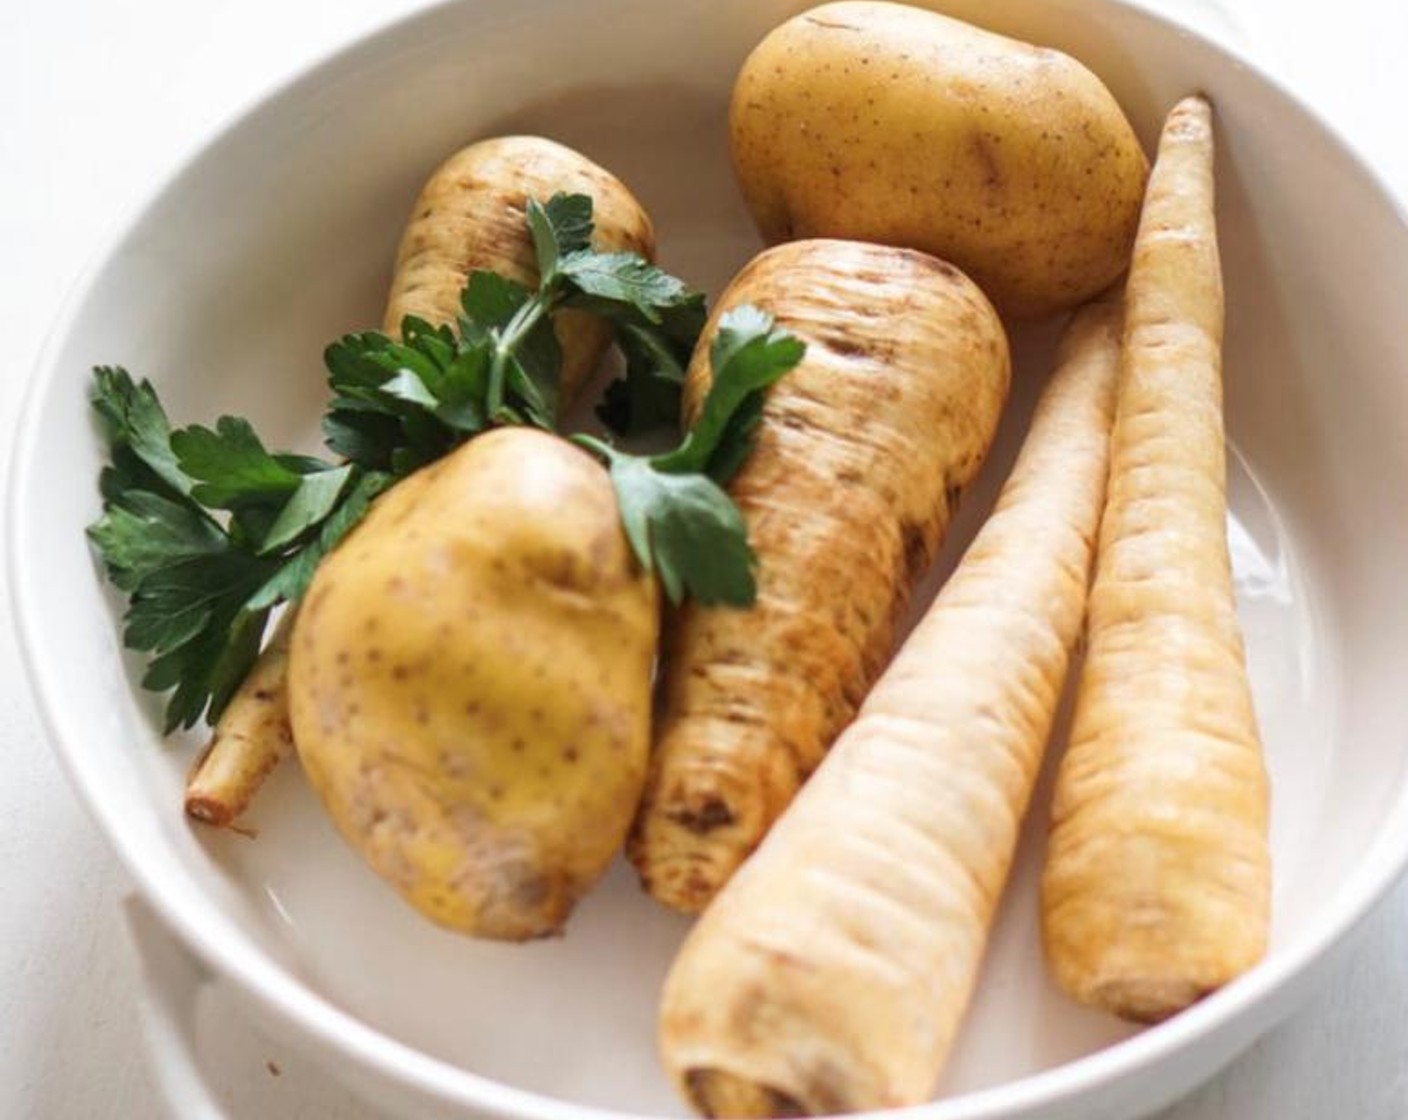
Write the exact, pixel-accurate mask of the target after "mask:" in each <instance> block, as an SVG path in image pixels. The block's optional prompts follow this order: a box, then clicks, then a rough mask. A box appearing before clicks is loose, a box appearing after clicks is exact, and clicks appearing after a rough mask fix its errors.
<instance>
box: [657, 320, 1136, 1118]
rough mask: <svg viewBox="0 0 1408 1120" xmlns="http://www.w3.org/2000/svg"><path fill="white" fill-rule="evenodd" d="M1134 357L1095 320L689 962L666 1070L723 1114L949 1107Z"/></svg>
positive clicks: (666, 1008) (674, 995) (678, 974)
mask: <svg viewBox="0 0 1408 1120" xmlns="http://www.w3.org/2000/svg"><path fill="white" fill-rule="evenodd" d="M1118 359H1119V308H1118V306H1117V305H1113V304H1096V305H1092V306H1090V307H1088V308H1086V309H1084V310H1083V311H1081V312H1080V313H1079V314H1078V316H1077V318H1076V319H1075V321H1074V323H1073V325H1072V326H1071V327H1070V329H1069V331H1068V333H1067V335H1066V337H1065V339H1064V341H1063V345H1062V353H1061V356H1060V360H1059V363H1060V364H1059V368H1058V370H1057V372H1056V374H1055V375H1054V377H1053V379H1052V381H1051V383H1050V385H1049V386H1048V388H1047V390H1046V392H1045V394H1044V396H1043V398H1042V400H1041V402H1040V404H1039V406H1038V409H1037V412H1036V416H1035V418H1034V420H1033V421H1032V426H1031V429H1030V432H1029V434H1028V437H1027V440H1026V442H1025V444H1024V445H1023V448H1022V452H1021V455H1020V457H1019V459H1018V461H1017V464H1016V466H1015V467H1014V468H1013V471H1012V474H1011V476H1010V477H1009V478H1008V481H1007V483H1006V486H1005V487H1004V489H1003V491H1002V495H1001V497H1000V498H999V501H998V505H997V508H996V510H995V511H994V512H993V514H992V516H991V517H990V518H989V519H988V521H987V523H986V524H985V525H984V526H983V528H982V530H981V532H980V533H979V535H978V537H977V539H976V540H975V541H974V542H973V544H972V545H971V546H970V547H969V549H968V551H967V553H966V554H965V555H964V557H963V560H962V562H961V563H960V565H959V567H958V569H957V570H956V571H955V572H954V574H953V576H952V577H951V578H950V579H949V581H948V583H947V584H946V585H945V586H944V588H943V590H942V592H941V593H940V595H939V598H938V599H937V600H936V601H935V603H934V605H933V606H932V607H931V608H930V610H929V611H928V613H927V614H926V616H925V617H924V619H923V620H922V621H921V622H920V624H919V626H918V628H917V629H916V630H915V631H914V633H913V634H912V635H911V636H910V638H909V640H908V641H907V642H906V643H905V645H904V647H903V648H902V649H901V650H900V652H899V653H898V655H897V656H896V657H895V660H894V663H893V664H892V665H891V666H890V667H889V668H888V669H887V670H886V671H885V674H884V675H883V676H882V677H881V678H880V681H879V683H878V684H876V686H875V689H874V691H872V692H871V694H870V696H869V697H868V698H867V699H866V701H865V704H864V706H863V707H862V708H861V710H860V714H859V716H858V717H857V718H856V721H855V723H853V724H852V725H851V726H850V727H849V728H847V729H846V731H845V732H844V733H843V734H842V736H841V737H840V739H838V740H837V742H836V745H835V747H834V748H833V749H832V751H831V754H830V755H829V756H828V757H827V758H826V760H825V761H824V762H823V763H822V764H821V767H820V768H819V769H818V771H817V772H816V774H815V775H813V776H812V778H811V781H810V782H809V783H808V784H807V786H806V788H805V789H803V790H802V792H801V794H800V795H799V796H798V798H797V800H796V802H794V804H793V805H792V807H791V808H789V809H788V810H787V811H786V812H785V813H784V814H783V816H782V819H781V820H780V821H778V823H777V825H776V827H775V828H774V829H773V831H772V833H771V834H770V835H769V836H768V838H767V839H766V840H765V841H764V842H763V845H762V847H761V848H760V849H759V850H758V852H757V854H756V855H754V856H753V857H752V859H750V860H749V861H748V862H747V863H746V864H744V866H743V868H742V869H741V870H740V871H739V872H738V874H737V875H736V876H735V877H734V878H733V880H732V881H731V882H730V883H729V884H728V885H727V886H726V887H724V889H723V890H722V891H721V892H720V894H719V896H718V897H717V898H716V899H715V900H714V902H713V904H712V905H711V906H710V907H709V909H708V910H706V911H705V913H704V916H703V918H701V919H700V921H699V924H698V925H697V926H696V927H695V929H694V931H693V932H692V933H691V935H690V937H689V939H688V940H687V941H686V943H685V946H684V948H683V949H682V950H681V952H680V955H679V957H678V959H677V960H676V962H675V964H674V967H673V969H672V970H671V972H670V975H669V977H668V979H667V981H666V985H665V994H664V1001H663V1008H662V1012H661V1040H662V1050H663V1054H664V1059H665V1064H666V1066H667V1067H668V1069H669V1072H670V1074H671V1076H672V1077H673V1078H674V1079H675V1081H676V1082H677V1083H678V1085H679V1086H680V1088H681V1089H682V1091H683V1092H684V1093H685V1095H686V1096H687V1097H688V1098H689V1100H690V1102H691V1104H693V1105H694V1107H695V1108H697V1109H698V1110H699V1111H701V1112H703V1113H704V1114H706V1115H710V1116H791V1115H798V1114H810V1115H815V1114H821V1113H828V1114H829V1113H837V1112H853V1111H858V1110H862V1109H878V1108H890V1107H897V1106H902V1105H911V1104H916V1103H919V1102H921V1101H923V1100H925V1099H927V1098H928V1097H929V1096H930V1095H931V1094H932V1093H933V1090H934V1088H935V1085H936V1083H937V1080H938V1077H939V1073H940V1071H941V1069H942V1066H943V1063H944V1060H945V1058H946V1056H947V1054H948V1051H949V1049H950V1045H951V1043H952V1041H953V1038H954V1034H955V1031H956V1029H957V1027H958V1024H959V1020H960V1018H961V1017H962V1015H963V1012H964V1009H965V1008H966V1006H967V1004H968V999H969V995H970V993H971V992H972V989H973V984H974V981H975V979H976V977H977V973H978V968H979V964H980V961H981V958H982V954H983V950H984V946H985V944H986V942H987V937H988V931H989V928H990V926H991V924H992V918H993V912H994V910H995V908H996V906H997V902H998V898H999V896H1000V894H1001V891H1002V887H1003V883H1004V882H1005V880H1006V878H1007V872H1008V869H1009V867H1010V865H1011V862H1012V856H1013V852H1014V851H1015V848H1016V844H1017V836H1018V831H1019V828H1020V825H1021V821H1022V816H1023V814H1024V812H1025V810H1026V806H1027V802H1028V801H1029V799H1030V796H1031V790H1032V785H1033V783H1034V782H1035V779H1036V774H1037V771H1038V769H1039V768H1040V764H1041V756H1042V753H1043V748H1044V747H1045V744H1046V740H1047V737H1048V734H1049V732H1050V729H1051V724H1052V720H1053V717H1054V714H1055V712H1056V708H1057V705H1058V702H1059V697H1060V695H1061V691H1062V685H1063V682H1064V680H1065V677H1066V670H1067V665H1068V663H1069V660H1070V656H1071V650H1072V648H1073V646H1074V645H1075V642H1076V639H1077V637H1078V635H1079V633H1080V626H1081V621H1082V617H1083V612H1084V607H1085V595H1086V585H1087V581H1088V579H1089V574H1090V564H1091V559H1092V553H1093V551H1094V541H1095V536H1096V530H1097V527H1098V524H1099V520H1100V508H1101V503H1102V500H1103V497H1104V489H1105V472H1106V453H1107V447H1108V440H1109V431H1110V424H1111V419H1112V414H1113V410H1114V387H1115V380H1116V375H1117V370H1118V364H1119V362H1118Z"/></svg>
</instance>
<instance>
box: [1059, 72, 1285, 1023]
mask: <svg viewBox="0 0 1408 1120" xmlns="http://www.w3.org/2000/svg"><path fill="white" fill-rule="evenodd" d="M1125 315H1126V318H1125V335H1124V358H1123V367H1122V373H1121V377H1120V398H1119V407H1118V415H1117V419H1116V423H1115V429H1114V435H1113V438H1112V442H1111V464H1110V493H1109V500H1108V505H1107V507H1106V510H1105V515H1104V521H1103V523H1102V527H1101V534H1100V554H1099V559H1098V562H1097V566H1096V576H1095V582H1094V586H1093V589H1092V591H1091V599H1090V618H1089V651H1088V653H1087V655H1086V662H1085V668H1084V671H1083V672H1082V674H1081V678H1080V686H1079V691H1078V694H1077V703H1076V711H1075V716H1074V724H1073V727H1072V733H1071V744H1070V749H1069V752H1068V753H1067V755H1066V756H1065V759H1064V760H1063V762H1062V765H1061V769H1060V773H1059V777H1058V781H1057V785H1056V793H1055V805H1054V812H1053V821H1052V831H1051V839H1050V850H1049V853H1048V856H1047V864H1046V869H1045V875H1044V879H1043V883H1042V921H1043V930H1044V940H1045V944H1046V952H1047V955H1048V957H1049V959H1050V962H1051V966H1052V968H1053V970H1054V972H1055V975H1056V978H1057V980H1058V981H1059V982H1060V984H1061V986H1062V987H1063V988H1065V989H1066V990H1067V991H1068V992H1070V993H1071V994H1072V995H1073V996H1075V997H1076V998H1077V999H1079V1000H1081V1001H1082V1002H1085V1003H1089V1004H1092V1005H1095V1006H1099V1007H1104V1008H1107V1009H1109V1010H1110V1011H1113V1012H1115V1013H1116V1014H1118V1015H1121V1016H1124V1017H1126V1018H1129V1019H1135V1020H1140V1021H1156V1020H1159V1019H1162V1018H1165V1017H1167V1016H1168V1015H1171V1014H1173V1013H1175V1012H1177V1011H1179V1010H1181V1009H1182V1008H1184V1007H1186V1006H1188V1005H1189V1004H1190V1003H1192V1002H1194V1001H1195V1000H1197V999H1198V998H1200V997H1201V996H1203V995H1204V994H1206V993H1207V992H1210V991H1212V990H1213V989H1215V988H1217V987H1219V986H1220V985H1222V984H1225V983H1227V982H1228V981H1229V980H1231V979H1232V978H1233V977H1235V976H1237V975H1238V974H1239V973H1241V972H1243V971H1245V970H1246V969H1248V968H1250V967H1251V966H1252V965H1253V964H1254V963H1255V962H1256V961H1257V960H1258V959H1259V958H1260V957H1261V955H1262V953H1263V951H1264V949H1265V945H1266V938H1267V927H1268V924H1269V910H1270V893H1271V891H1270V887H1271V870H1270V856H1269V853H1268V847H1267V782H1266V773H1265V769H1264V767H1263V763H1262V756H1261V747H1260V743H1259V741H1258V736H1257V727H1256V719H1255V716H1254V713H1253V710H1252V699H1251V692H1250V689H1249V687H1248V683H1247V674H1246V666H1245V662H1244V655H1243V651H1242V638H1241V633H1240V630H1239V628H1238V624H1237V614H1236V606H1235V602H1234V599H1233V590H1232V578H1231V569H1230V564H1229V561H1228V550H1227V529H1226V514H1227V505H1226V493H1225V486H1226V481H1225V477H1226V466H1225V452H1224V447H1223V428H1222V387H1221V347H1222V324H1223V305H1222V280H1221V273H1220V267H1219V263H1218V252H1217V235H1216V229H1215V222H1214V214H1213V133H1212V112H1211V109H1210V107H1209V105H1208V103H1207V102H1206V101H1205V100H1203V99H1202V98H1200V97H1193V98H1189V99H1187V100H1185V101H1183V102H1180V103H1179V105H1178V106H1177V107H1175V108H1174V110H1173V112H1172V113H1171V114H1170V115H1169V117H1168V120H1167V122H1166V124H1165V126H1164V131H1163V137H1162V139H1161V140H1160V144H1159V152H1158V159H1157V162H1156V164H1155V167H1154V170H1153V173H1152V177H1151V178H1150V180H1149V191H1148V196H1147V198H1146V200H1145V203H1144V212H1143V217H1142V219H1141V221H1140V227H1139V234H1138V237H1137V239H1136V241H1135V248H1134V259H1133V263H1132V266H1131V270H1130V275H1129V282H1128V289H1127V293H1126V309H1125Z"/></svg>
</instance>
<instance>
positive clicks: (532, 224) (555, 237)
mask: <svg viewBox="0 0 1408 1120" xmlns="http://www.w3.org/2000/svg"><path fill="white" fill-rule="evenodd" d="M525 212H526V215H527V218H528V230H529V232H530V233H531V234H532V237H533V252H534V255H535V256H536V257H537V260H538V273H539V275H540V276H541V277H542V283H543V285H544V286H546V285H548V284H550V283H551V282H552V280H553V278H554V277H555V276H556V274H557V267H558V262H559V261H560V260H561V259H562V258H563V257H564V256H567V255H568V254H570V253H577V252H588V251H589V249H588V246H589V245H590V244H591V236H592V199H591V196H590V195H585V194H563V193H561V192H559V193H557V194H555V195H553V196H552V197H551V198H550V199H548V201H547V204H546V205H544V206H540V205H538V203H537V202H536V201H535V200H534V199H531V198H530V199H529V200H528V205H527V207H526V208H525Z"/></svg>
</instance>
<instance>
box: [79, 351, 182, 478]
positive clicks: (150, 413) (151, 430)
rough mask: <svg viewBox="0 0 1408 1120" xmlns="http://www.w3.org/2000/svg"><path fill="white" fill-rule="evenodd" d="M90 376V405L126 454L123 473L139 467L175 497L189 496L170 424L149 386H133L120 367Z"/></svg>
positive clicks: (112, 440) (114, 444)
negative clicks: (172, 448) (180, 495)
mask: <svg viewBox="0 0 1408 1120" xmlns="http://www.w3.org/2000/svg"><path fill="white" fill-rule="evenodd" d="M93 373H94V381H93V394H92V398H91V400H92V404H93V407H94V409H96V410H97V413H98V415H99V416H101V417H102V419H103V420H104V422H105V424H106V427H107V431H108V441H109V443H110V444H111V445H112V447H113V448H114V450H117V449H119V448H121V449H124V450H126V451H127V452H129V456H128V460H127V463H126V470H125V473H126V474H127V475H128V476H129V478H130V477H132V476H134V475H135V474H136V473H137V470H138V467H137V465H138V464H141V466H142V467H145V468H146V470H148V471H150V472H151V473H152V475H154V476H155V479H156V480H159V482H160V483H162V484H165V485H166V486H169V487H170V488H171V489H172V490H174V491H175V492H176V493H177V494H189V493H190V490H191V486H192V482H191V480H190V478H188V477H187V476H186V475H185V474H184V473H183V472H182V470H181V468H180V467H179V466H177V464H176V456H175V453H174V452H173V451H172V450H171V439H170V437H171V425H170V423H168V421H167V419H166V412H165V410H164V409H163V408H162V407H161V401H159V400H158V399H157V395H156V390H155V389H153V388H152V386H151V383H150V382H148V381H146V380H143V381H141V382H139V383H135V384H134V383H133V381H132V377H131V375H130V374H129V373H128V372H127V371H126V370H125V369H123V368H122V367H121V366H99V367H97V369H95V370H94V371H93Z"/></svg>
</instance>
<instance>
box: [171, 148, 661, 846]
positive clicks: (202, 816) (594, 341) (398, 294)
mask: <svg viewBox="0 0 1408 1120" xmlns="http://www.w3.org/2000/svg"><path fill="white" fill-rule="evenodd" d="M559 191H562V192H565V193H568V194H571V193H580V194H586V195H589V196H590V197H591V199H592V206H593V216H594V220H595V230H594V237H593V242H594V244H595V245H596V246H597V247H598V248H600V249H602V250H604V251H619V252H627V251H629V252H635V253H639V254H640V255H642V256H644V257H646V258H647V259H651V258H653V256H654V253H655V232H654V228H653V227H652V225H651V223H650V217H649V216H648V215H647V214H646V212H645V210H644V209H643V208H642V207H641V205H640V203H639V202H638V201H636V199H635V197H634V196H633V195H632V194H631V192H630V191H629V190H628V189H627V188H626V187H625V186H624V184H622V183H621V182H620V180H618V179H617V178H616V177H615V176H614V175H611V174H610V173H609V172H607V171H606V170H604V169H603V168H601V167H599V166H597V165H596V164H595V163H593V162H592V161H591V160H589V159H587V158H586V157H585V156H582V155H580V154H579V153H577V152H574V151H573V150H572V149H570V148H567V147H564V146H563V145H561V144H558V143H555V142H554V141H552V140H545V139H543V138H542V137H538V136H505V137H498V138H495V139H490V140H482V141H480V142H479V143H477V144H471V145H470V146H469V147H467V148H465V149H463V150H462V151H459V152H457V153H455V154H454V155H453V156H451V157H450V158H449V159H448V160H446V161H445V162H444V163H443V164H442V165H441V166H440V167H439V168H438V169H437V170H436V171H435V173H434V174H433V175H432V176H431V177H430V179H429V181H427V183H426V184H425V187H424V188H423V189H422V190H421V193H420V196H419V198H417V200H416V204H415V207H414V208H413V210H412V213H411V218H410V220H409V222H408V223H407V226H406V230H405V233H404V235H403V236H402V239H401V246H400V250H399V253H398V255H397V261H396V270H395V275H394V276H393V278H392V281H391V292H390V296H389V298H388V301H387V306H386V323H385V329H386V332H387V333H388V334H390V335H392V336H393V337H394V336H396V335H398V334H399V332H400V328H401V322H402V320H403V319H404V318H405V316H407V315H415V316H417V317H419V318H421V319H424V320H426V321H427V322H429V323H432V324H440V323H453V322H454V321H455V319H456V317H457V316H458V314H459V311H460V291H461V289H462V288H463V287H464V283H465V279H466V278H467V277H468V275H469V273H470V272H472V271H475V270H480V269H482V270H487V271H492V272H498V273H499V274H500V275H502V276H505V277H507V278H508V279H511V280H515V281H517V282H519V283H522V284H525V285H528V286H530V287H531V286H532V285H534V284H536V282H537V267H536V263H535V259H534V251H533V240H532V237H531V236H530V234H529V231H528V226H527V224H526V222H525V220H524V209H525V206H526V204H527V200H528V199H529V198H535V199H538V200H539V201H546V200H547V199H548V198H550V197H551V196H552V195H553V194H555V193H557V192H559ZM553 328H554V330H555V332H556V334H557V338H558V342H559V343H560V344H561V346H562V379H561V384H560V385H559V387H558V390H559V401H560V402H561V404H562V405H563V406H566V405H567V404H569V403H570V402H571V399H572V397H573V396H574V395H575V394H576V393H577V391H578V390H579V389H581V387H582V384H583V382H584V381H585V380H586V378H587V377H588V375H589V374H590V372H591V370H592V369H593V368H594V367H595V365H596V363H597V362H598V360H599V359H600V358H601V355H602V352H603V351H604V350H605V348H606V346H607V344H608V342H609V341H610V333H609V329H608V327H607V325H606V324H605V323H604V322H602V321H601V320H600V319H598V318H597V317H596V316H594V315H590V314H587V313H585V312H582V311H563V312H560V313H559V314H558V315H557V316H555V317H554V320H553ZM286 662H287V641H286V636H285V639H284V640H283V641H273V640H271V642H270V644H269V645H268V646H267V647H266V648H265V650H264V651H263V652H262V653H261V654H260V657H259V660H258V661H257V662H256V663H255V666H254V668H253V669H252V670H251V671H250V674H249V677H248V678H247V680H246V682H245V684H244V685H243V686H242V687H241V688H240V690H239V691H238V692H237V693H236V694H235V696H234V697H232V698H231V700H230V703H229V704H228V705H227V706H226V708H225V711H224V713H223V714H222V715H221V717H220V719H219V721H218V722H217V723H216V726H215V730H214V733H213V734H212V736H211V739H210V743H209V745H208V746H207V748H206V751H205V754H204V755H203V756H202V757H201V759H200V761H199V762H198V763H197V764H196V766H195V768H194V769H193V770H192V772H191V775H190V777H189V779H188V781H187V787H186V811H187V813H189V814H190V815H191V816H192V817H195V818H196V819H198V820H201V821H204V822H205V823H207V824H216V825H228V824H230V823H231V822H232V821H234V820H235V819H236V818H237V817H238V816H239V815H240V814H241V813H242V812H244V810H245V809H246V808H247V807H248V805H249V803H250V801H251V799H252V798H253V797H254V794H255V793H256V792H257V790H258V788H259V785H260V783H261V782H263V780H264V778H265V776H266V775H267V774H268V773H269V772H270V771H271V770H272V769H273V768H274V767H275V766H276V765H278V763H279V761H280V759H282V758H283V757H284V756H285V755H287V754H288V753H289V750H290V748H291V746H292V740H291V737H290V736H289V734H288V731H287V728H288V696H287V685H286V682H285V679H284V677H285V673H286V669H287V666H286Z"/></svg>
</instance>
